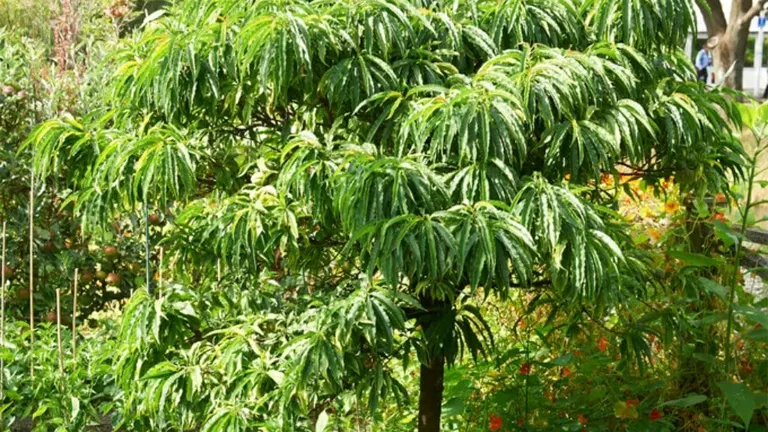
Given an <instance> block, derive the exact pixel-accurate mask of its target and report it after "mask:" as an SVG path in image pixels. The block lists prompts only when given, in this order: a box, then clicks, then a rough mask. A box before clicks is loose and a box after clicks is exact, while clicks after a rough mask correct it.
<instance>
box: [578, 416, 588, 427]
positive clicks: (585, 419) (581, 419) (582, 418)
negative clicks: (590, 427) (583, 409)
mask: <svg viewBox="0 0 768 432" xmlns="http://www.w3.org/2000/svg"><path fill="white" fill-rule="evenodd" d="M588 422H589V419H587V418H586V417H584V414H579V424H581V425H582V426H584V425H586V424H587V423H588Z"/></svg>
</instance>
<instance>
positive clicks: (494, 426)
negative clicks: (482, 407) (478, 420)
mask: <svg viewBox="0 0 768 432" xmlns="http://www.w3.org/2000/svg"><path fill="white" fill-rule="evenodd" d="M488 421H489V423H490V424H489V425H488V429H490V430H492V431H497V430H499V429H501V425H502V421H501V417H499V416H497V415H494V414H491V415H489V416H488Z"/></svg>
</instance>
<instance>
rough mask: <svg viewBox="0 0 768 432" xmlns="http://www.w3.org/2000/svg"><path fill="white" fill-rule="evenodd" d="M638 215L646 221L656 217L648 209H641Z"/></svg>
mask: <svg viewBox="0 0 768 432" xmlns="http://www.w3.org/2000/svg"><path fill="white" fill-rule="evenodd" d="M640 215H641V216H643V217H644V218H647V219H651V218H653V217H655V216H656V215H655V214H654V213H653V211H651V209H649V208H648V207H643V209H642V210H641V211H640Z"/></svg>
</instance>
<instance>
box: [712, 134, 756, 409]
mask: <svg viewBox="0 0 768 432" xmlns="http://www.w3.org/2000/svg"><path fill="white" fill-rule="evenodd" d="M752 134H753V136H755V138H757V145H758V148H757V149H756V150H755V155H754V156H753V157H752V159H751V160H750V167H749V176H748V178H747V181H748V183H747V199H746V202H745V204H744V210H743V211H742V212H741V227H740V228H739V238H738V239H737V242H736V252H735V253H734V257H733V274H732V275H731V283H730V284H729V288H730V292H729V293H728V324H727V325H726V327H725V377H726V379H728V380H730V377H731V363H732V362H733V359H732V357H733V353H732V352H731V351H732V350H733V347H732V346H731V332H732V331H733V303H734V301H735V300H736V285H737V284H738V282H739V279H738V277H739V270H740V268H741V255H742V249H743V242H744V237H745V234H746V231H747V219H748V217H749V212H750V210H751V209H752V192H753V189H754V183H755V170H756V169H757V156H758V155H759V154H760V147H759V146H760V137H759V136H758V135H757V133H756V132H755V131H754V130H752ZM721 412H722V415H723V418H724V419H725V401H723V406H722V410H721Z"/></svg>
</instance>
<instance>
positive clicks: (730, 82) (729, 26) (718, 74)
mask: <svg viewBox="0 0 768 432" xmlns="http://www.w3.org/2000/svg"><path fill="white" fill-rule="evenodd" d="M731 1H732V3H731V13H730V16H729V17H728V20H727V21H726V19H725V13H724V12H723V7H722V4H721V0H696V3H697V4H698V6H699V11H700V12H701V14H702V15H703V17H704V22H705V24H706V26H707V35H708V36H709V38H710V40H711V41H714V42H715V43H716V45H715V47H714V49H713V53H712V54H713V55H712V57H713V63H714V67H715V79H716V80H721V79H723V76H724V75H725V73H726V72H728V70H729V69H730V68H731V65H733V70H732V72H731V73H730V74H729V75H728V76H726V77H725V80H724V81H723V86H725V87H728V88H732V89H737V90H742V88H743V80H742V78H743V75H744V56H745V53H746V50H747V38H748V37H749V24H750V23H751V22H752V19H753V18H754V17H755V16H757V15H758V14H759V13H760V11H761V10H762V9H763V5H764V4H765V2H766V1H768V0H758V1H757V2H754V3H753V1H752V0H731ZM697 48H698V47H697Z"/></svg>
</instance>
